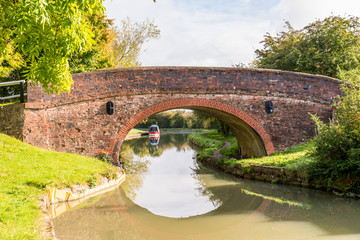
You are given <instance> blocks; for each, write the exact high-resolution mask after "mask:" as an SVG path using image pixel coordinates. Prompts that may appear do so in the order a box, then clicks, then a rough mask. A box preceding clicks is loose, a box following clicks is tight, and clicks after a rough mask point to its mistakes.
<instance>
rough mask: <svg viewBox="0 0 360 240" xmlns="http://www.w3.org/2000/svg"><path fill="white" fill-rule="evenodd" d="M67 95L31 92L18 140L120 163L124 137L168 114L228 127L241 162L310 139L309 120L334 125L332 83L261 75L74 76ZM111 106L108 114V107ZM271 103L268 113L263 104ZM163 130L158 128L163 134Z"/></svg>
mask: <svg viewBox="0 0 360 240" xmlns="http://www.w3.org/2000/svg"><path fill="white" fill-rule="evenodd" d="M73 79H74V83H73V86H72V89H71V93H69V94H61V95H50V96H49V95H46V94H44V93H43V92H42V90H41V88H40V87H38V86H28V102H27V103H26V104H25V123H24V129H23V139H24V141H25V142H27V143H30V144H32V145H36V146H39V147H42V148H49V149H54V150H57V151H66V152H74V153H80V154H84V155H89V156H96V155H98V154H100V153H108V154H109V155H110V156H112V157H113V158H114V159H115V160H117V159H118V154H119V149H120V146H121V144H122V142H123V141H124V139H125V137H126V135H127V133H128V132H129V131H130V130H131V129H132V128H133V127H134V126H135V125H136V124H137V123H139V122H140V121H141V120H143V119H145V118H147V117H149V116H151V115H152V114H155V113H158V112H161V111H165V110H170V109H178V108H183V109H192V110H198V111H202V112H205V113H208V114H211V115H213V116H215V117H217V118H218V119H220V120H222V121H224V122H225V123H227V124H228V125H229V126H230V127H231V129H232V130H233V132H234V133H235V135H236V138H237V140H238V143H239V150H240V152H241V155H242V156H243V157H251V156H263V155H268V154H271V153H273V152H274V151H277V150H284V149H286V148H289V147H291V146H293V145H295V144H298V143H302V142H304V141H306V140H307V139H309V138H311V137H312V136H313V135H314V124H313V123H312V121H311V119H310V115H309V112H310V113H313V114H315V113H316V114H317V115H318V116H320V117H321V118H322V119H324V120H327V119H329V118H331V117H332V108H331V103H332V98H333V97H335V96H336V95H338V94H339V93H340V92H339V89H338V88H339V82H338V81H337V80H336V79H332V78H328V77H324V76H319V75H310V74H302V73H294V72H285V71H278V70H264V69H239V68H206V67H141V68H129V69H111V70H101V71H94V72H88V73H80V74H74V75H73ZM108 101H112V102H113V103H114V106H115V111H114V114H113V115H108V114H107V113H106V103H107V102H108ZM266 101H271V102H272V103H273V113H270V114H269V113H267V112H266V111H265V102H266ZM160 127H161V126H160Z"/></svg>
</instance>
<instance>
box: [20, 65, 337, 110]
mask: <svg viewBox="0 0 360 240" xmlns="http://www.w3.org/2000/svg"><path fill="white" fill-rule="evenodd" d="M73 80H74V83H73V85H72V88H71V92H70V93H63V94H60V95H47V94H45V93H44V92H43V91H42V89H41V87H39V86H29V87H28V88H29V90H28V91H29V92H30V93H29V96H28V104H27V108H50V107H55V106H60V105H64V104H70V103H74V102H81V101H88V100H90V99H101V98H106V97H111V96H120V95H134V94H139V95H140V94H176V93H181V94H224V93H226V94H237V95H251V96H267V97H271V96H272V97H284V98H293V99H298V100H303V101H311V102H315V103H320V104H331V101H332V98H333V97H334V96H336V95H339V94H340V91H339V81H338V80H337V79H334V78H330V77H325V76H320V75H311V74H305V73H295V72H287V71H280V70H269V69H247V68H220V67H139V68H119V69H107V70H99V71H94V72H88V73H79V74H74V75H73Z"/></svg>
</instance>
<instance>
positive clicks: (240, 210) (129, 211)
mask: <svg viewBox="0 0 360 240" xmlns="http://www.w3.org/2000/svg"><path fill="white" fill-rule="evenodd" d="M187 138H188V135H186V134H168V135H161V138H160V140H159V143H158V144H157V143H156V142H157V141H156V140H155V141H154V139H152V140H151V141H150V139H148V138H140V139H132V140H128V141H126V142H124V144H123V146H122V152H121V158H122V159H124V166H125V167H126V168H127V173H128V174H127V180H126V181H125V182H124V183H123V184H122V186H121V187H120V188H119V189H117V190H115V191H113V192H110V193H107V194H104V195H101V196H98V197H95V198H92V199H89V200H87V201H86V202H84V203H83V204H81V205H80V206H77V207H75V208H74V209H71V210H70V211H67V212H65V213H63V214H61V215H60V216H58V217H56V218H55V219H53V223H54V230H55V234H56V236H57V238H58V239H62V240H76V239H81V240H87V239H89V240H90V239H91V240H95V239H99V240H100V239H104V240H105V239H106V240H115V239H117V240H118V239H124V240H127V239H129V240H132V239H154V240H158V239H164V240H165V239H166V240H171V239H187V240H190V239H193V240H195V239H204V240H205V239H206V240H209V239H214V240H215V239H216V240H217V239H219V240H220V239H229V240H230V239H234V240H235V239H236V240H238V239H246V240H255V239H257V240H261V239H274V240H275V239H276V240H281V239H284V240H285V239H286V240H288V239H323V240H329V239H330V240H335V239H336V240H338V239H339V240H340V239H341V240H350V239H360V201H358V200H354V199H345V198H341V197H338V196H335V195H333V194H330V193H326V192H322V191H318V190H311V189H303V188H298V187H293V186H285V185H275V184H271V183H265V182H259V181H252V180H244V179H238V178H234V177H232V176H229V175H225V174H222V173H218V172H216V171H214V170H211V169H208V168H206V167H205V166H202V165H201V164H199V163H197V162H196V159H195V150H194V149H193V147H191V146H190V144H189V143H188V140H187ZM156 144H157V145H156Z"/></svg>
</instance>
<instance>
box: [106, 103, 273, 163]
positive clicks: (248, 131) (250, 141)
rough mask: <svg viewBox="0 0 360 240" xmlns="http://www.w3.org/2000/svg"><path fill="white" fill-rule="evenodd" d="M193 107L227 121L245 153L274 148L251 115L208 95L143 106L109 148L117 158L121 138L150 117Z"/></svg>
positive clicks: (255, 154)
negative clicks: (205, 97) (206, 97)
mask: <svg viewBox="0 0 360 240" xmlns="http://www.w3.org/2000/svg"><path fill="white" fill-rule="evenodd" d="M180 108H181V109H190V110H196V111H201V112H205V113H208V114H210V115H212V116H214V117H216V118H218V119H219V120H221V121H223V122H225V123H226V124H228V125H229V127H230V128H231V129H232V131H233V132H234V135H235V136H236V138H237V140H238V144H239V151H240V153H241V155H242V156H243V157H260V156H264V155H269V154H271V153H273V152H274V145H273V143H272V141H271V138H270V136H269V134H268V133H267V132H266V130H265V129H264V128H263V127H262V126H261V125H260V124H259V123H258V122H257V121H256V120H255V118H254V117H252V116H251V115H250V114H247V113H245V112H243V111H241V110H240V109H238V108H235V107H233V106H231V105H228V104H225V103H222V102H219V101H215V100H209V99H197V98H185V99H175V100H168V101H164V102H161V103H158V104H155V105H152V106H150V107H148V108H146V109H142V110H140V112H139V113H137V114H136V115H135V116H134V117H132V118H131V119H130V120H129V121H128V122H127V123H126V124H125V125H124V126H123V127H122V128H121V130H120V132H119V134H118V135H117V136H116V137H115V138H113V139H111V141H110V145H109V147H108V148H107V152H108V153H109V154H110V155H111V156H112V157H113V158H114V159H118V154H119V151H120V147H121V144H122V142H123V141H124V139H125V137H126V135H127V134H128V132H129V131H130V130H131V129H132V128H134V127H135V126H136V125H137V124H138V123H139V122H140V121H142V120H144V119H146V118H147V117H149V116H151V115H153V114H155V113H159V112H163V111H166V110H171V109H180Z"/></svg>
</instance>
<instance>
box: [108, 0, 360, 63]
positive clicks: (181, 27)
mask: <svg viewBox="0 0 360 240" xmlns="http://www.w3.org/2000/svg"><path fill="white" fill-rule="evenodd" d="M105 6H106V7H107V14H108V16H109V17H110V18H116V19H118V20H121V19H124V18H125V17H127V16H129V17H130V18H131V19H133V20H136V21H144V20H145V19H146V18H149V19H154V20H155V24H156V25H158V27H159V29H160V31H161V38H160V39H159V40H152V41H150V42H149V43H147V44H146V45H145V46H144V47H145V48H146V49H147V51H146V52H145V53H143V54H142V55H141V58H140V61H141V62H142V63H143V65H144V66H149V65H150V66H174V65H176V66H231V64H234V63H238V62H243V63H248V62H250V61H252V60H253V59H254V50H255V49H256V48H260V47H261V44H259V42H260V41H261V40H262V39H263V35H264V34H265V33H266V32H270V33H271V34H275V33H276V32H279V31H281V30H283V28H282V27H283V25H284V20H289V21H290V23H291V24H292V25H293V26H294V27H295V28H301V27H303V26H305V25H306V24H308V23H310V22H312V21H314V20H315V19H321V18H324V17H327V16H329V15H331V13H333V14H334V15H344V14H345V13H348V14H352V15H360V1H357V0H342V1H339V0H227V1H226V0H197V1H192V0H183V1H176V0H157V3H156V4H155V3H153V2H152V0H136V1H129V0H112V1H110V0H106V1H105ZM117 23H118V24H119V21H118V22H117Z"/></svg>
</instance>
